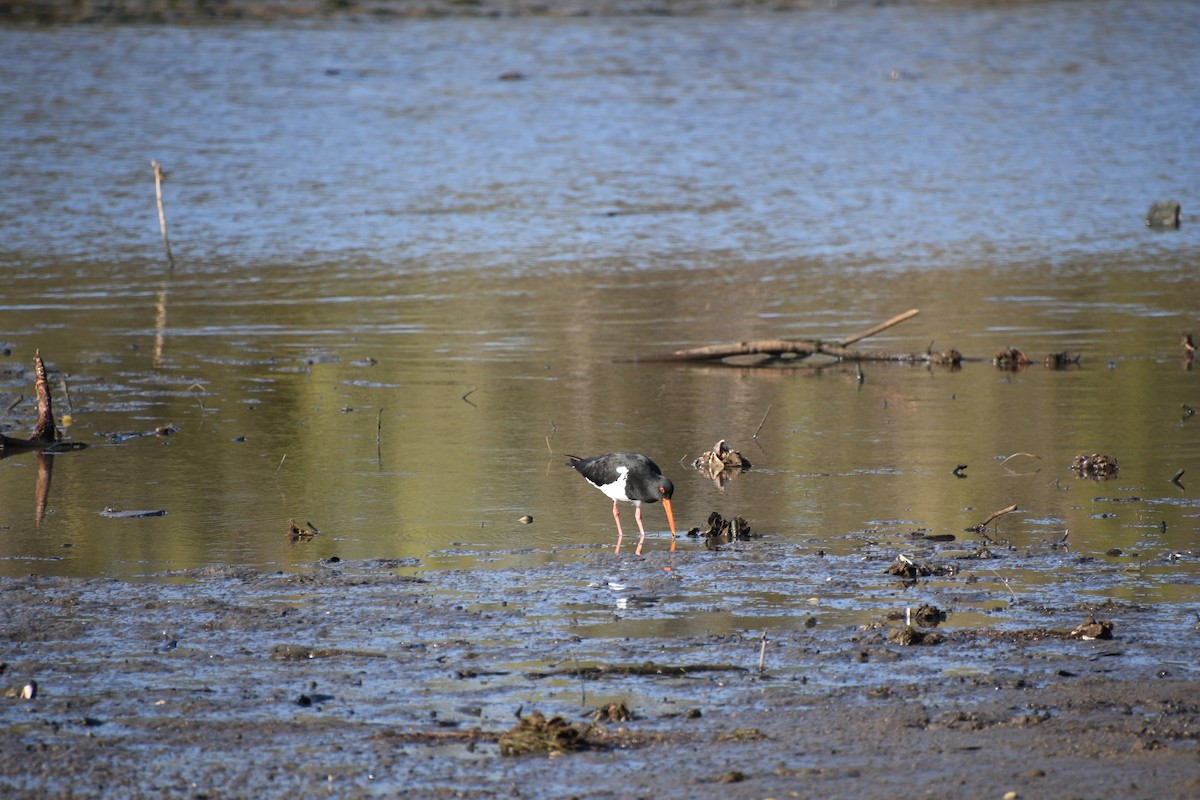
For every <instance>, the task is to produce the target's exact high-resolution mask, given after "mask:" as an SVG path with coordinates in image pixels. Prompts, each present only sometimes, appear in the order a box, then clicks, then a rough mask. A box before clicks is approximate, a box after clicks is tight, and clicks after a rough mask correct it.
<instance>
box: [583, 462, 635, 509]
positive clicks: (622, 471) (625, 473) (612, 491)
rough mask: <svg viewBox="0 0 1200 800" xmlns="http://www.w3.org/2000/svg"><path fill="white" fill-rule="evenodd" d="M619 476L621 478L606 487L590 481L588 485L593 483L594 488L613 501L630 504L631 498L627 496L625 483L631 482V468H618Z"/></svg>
mask: <svg viewBox="0 0 1200 800" xmlns="http://www.w3.org/2000/svg"><path fill="white" fill-rule="evenodd" d="M617 475H619V476H620V477H618V478H617V480H616V481H614V482H613V483H610V484H608V485H606V486H602V485H600V484H598V483H592V482H591V481H590V480H589V481H588V483H592V486H595V487H596V488H597V489H599V490H600V491H602V492H604V493H605V494H606V495H608V496H609V497H610V498H611V499H613V500H621V501H624V502H629V496H628V495H626V494H625V483H626V482H627V481H628V480H629V467H617Z"/></svg>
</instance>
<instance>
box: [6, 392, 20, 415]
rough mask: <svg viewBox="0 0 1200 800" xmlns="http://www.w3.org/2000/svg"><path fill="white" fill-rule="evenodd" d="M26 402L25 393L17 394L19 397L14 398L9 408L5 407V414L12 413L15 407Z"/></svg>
mask: <svg viewBox="0 0 1200 800" xmlns="http://www.w3.org/2000/svg"><path fill="white" fill-rule="evenodd" d="M24 402H25V395H23V394H19V395H17V399H16V400H13V401H12V403H11V404H9V406H8V408H6V409H4V413H5V415H8V414H11V413H12V410H13V409H14V408H16V407H17V406H19V405H21V403H24Z"/></svg>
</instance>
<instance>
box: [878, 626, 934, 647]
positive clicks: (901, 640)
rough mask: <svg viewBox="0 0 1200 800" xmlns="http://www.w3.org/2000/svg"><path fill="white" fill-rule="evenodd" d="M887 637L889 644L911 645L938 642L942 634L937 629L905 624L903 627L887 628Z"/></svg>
mask: <svg viewBox="0 0 1200 800" xmlns="http://www.w3.org/2000/svg"><path fill="white" fill-rule="evenodd" d="M887 639H888V642H889V643H890V644H898V645H901V646H902V647H910V646H912V645H935V644H938V643H939V642H941V641H942V635H941V634H940V633H938V632H937V631H922V630H919V629H917V628H915V627H913V626H912V625H905V626H904V627H903V628H892V629H891V630H889V631H888V636H887Z"/></svg>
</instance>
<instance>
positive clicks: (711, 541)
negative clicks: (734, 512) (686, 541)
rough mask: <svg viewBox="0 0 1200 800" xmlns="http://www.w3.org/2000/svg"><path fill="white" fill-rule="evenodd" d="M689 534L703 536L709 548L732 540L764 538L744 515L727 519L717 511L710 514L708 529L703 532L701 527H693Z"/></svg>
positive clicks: (713, 548)
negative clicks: (752, 527) (755, 530)
mask: <svg viewBox="0 0 1200 800" xmlns="http://www.w3.org/2000/svg"><path fill="white" fill-rule="evenodd" d="M687 535H688V536H692V537H696V536H703V537H704V546H705V547H707V548H708V549H709V550H715V549H716V548H717V547H719V546H720V545H723V544H729V543H730V542H735V541H746V540H748V539H760V538H762V534H761V533H755V532H754V531H753V530H751V528H750V523H749V522H747V521H746V520H745V519H744V518H743V517H736V518H734V519H725V518H724V517H722V516H721V515H720V514H718V513H717V512H716V511H714V512H712V513H711V514H709V515H708V530H706V531H703V532H701V530H700V529H699V528H692V529H691V530H689V531H688V532H687Z"/></svg>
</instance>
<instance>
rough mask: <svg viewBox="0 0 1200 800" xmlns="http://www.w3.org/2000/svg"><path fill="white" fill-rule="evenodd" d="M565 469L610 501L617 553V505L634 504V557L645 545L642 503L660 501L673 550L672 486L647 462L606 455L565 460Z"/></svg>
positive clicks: (628, 455)
mask: <svg viewBox="0 0 1200 800" xmlns="http://www.w3.org/2000/svg"><path fill="white" fill-rule="evenodd" d="M567 458H568V459H570V460H569V461H567V466H568V467H574V468H575V470H576V471H577V472H578V473H579V474H580V475H582V476H583V477H584V478H585V479H586V480H587V482H588V483H590V484H591V485H592V486H595V487H596V488H597V489H599V490H600V491H602V492H604V494H606V495H608V496H609V497H610V498H612V501H613V519H615V520H616V521H617V550H616V552H618V553H619V552H621V540H622V539H623V538H624V536H625V532H624V531H622V530H621V511H620V509H619V508H618V506H617V504H618V503H633V518H634V520H635V521H636V522H637V526H638V532H639V533H641V535H642V537H641V538H640V539H639V540H638V545H637V551H636V552H637V554H638V555H639V556H640V555H641V554H642V543H643V542H645V541H646V529H645V528H643V527H642V503H657V502H659V501H662V504H663V510H664V511H666V512H667V523H668V524H669V525H670V526H671V549H672V550H674V549H675V515H674V513H672V511H671V495H672V494H674V493H675V486H674V484H672V483H671V481H670V479H668V478H666V477H664V476H663V474H662V470H660V469H659V468H658V465H657V464H655V463H654V462H653V461H651V460H650V459H648V458H646V457H645V456H644V455H642V454H641V453H605V454H604V455H602V456H592V457H591V458H580V457H579V456H567Z"/></svg>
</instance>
